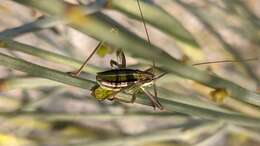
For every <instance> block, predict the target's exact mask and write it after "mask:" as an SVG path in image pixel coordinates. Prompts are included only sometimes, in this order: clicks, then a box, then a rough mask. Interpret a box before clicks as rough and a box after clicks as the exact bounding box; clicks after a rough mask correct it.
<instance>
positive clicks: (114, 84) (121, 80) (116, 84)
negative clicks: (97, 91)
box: [96, 68, 154, 91]
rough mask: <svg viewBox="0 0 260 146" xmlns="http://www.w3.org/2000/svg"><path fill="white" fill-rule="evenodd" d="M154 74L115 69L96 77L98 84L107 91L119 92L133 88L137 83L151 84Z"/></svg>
mask: <svg viewBox="0 0 260 146" xmlns="http://www.w3.org/2000/svg"><path fill="white" fill-rule="evenodd" d="M153 76H154V75H153V74H152V73H150V72H146V71H140V70H134V69H126V68H125V69H113V70H108V71H104V72H100V73H98V74H97V76H96V80H97V82H98V84H99V85H100V86H101V87H102V88H104V89H107V90H113V91H119V90H120V89H121V88H126V87H129V86H133V85H134V84H137V83H142V84H143V86H144V85H148V84H151V83H152V82H151V81H152V80H153Z"/></svg>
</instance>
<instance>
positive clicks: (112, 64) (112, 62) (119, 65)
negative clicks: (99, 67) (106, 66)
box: [110, 59, 121, 68]
mask: <svg viewBox="0 0 260 146" xmlns="http://www.w3.org/2000/svg"><path fill="white" fill-rule="evenodd" d="M110 66H111V68H114V67H115V66H116V67H117V68H121V64H119V63H118V62H116V61H115V60H113V59H111V60H110Z"/></svg>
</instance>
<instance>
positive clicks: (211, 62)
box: [192, 58, 259, 66]
mask: <svg viewBox="0 0 260 146" xmlns="http://www.w3.org/2000/svg"><path fill="white" fill-rule="evenodd" d="M258 59H259V58H249V59H242V60H220V61H209V62H202V63H195V64H192V66H197V65H204V64H214V63H228V62H230V63H231V62H232V63H233V62H247V61H256V60H258Z"/></svg>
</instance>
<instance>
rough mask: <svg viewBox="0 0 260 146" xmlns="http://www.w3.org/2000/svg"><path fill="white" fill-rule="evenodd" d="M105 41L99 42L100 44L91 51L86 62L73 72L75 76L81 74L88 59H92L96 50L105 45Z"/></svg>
mask: <svg viewBox="0 0 260 146" xmlns="http://www.w3.org/2000/svg"><path fill="white" fill-rule="evenodd" d="M103 43H104V42H103V41H101V42H99V43H98V45H97V46H96V48H95V49H94V50H93V51H92V52H91V54H90V55H89V57H88V58H87V59H86V60H85V61H84V63H83V64H82V65H81V66H80V68H79V69H78V70H76V71H75V72H71V74H72V75H74V76H79V75H80V73H81V71H82V70H83V68H84V67H85V66H86V65H87V63H88V61H89V60H90V58H91V57H92V56H93V55H94V54H95V52H96V51H97V50H98V49H99V48H100V47H101V46H102V45H103Z"/></svg>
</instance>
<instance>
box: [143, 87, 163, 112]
mask: <svg viewBox="0 0 260 146" xmlns="http://www.w3.org/2000/svg"><path fill="white" fill-rule="evenodd" d="M141 89H142V91H143V92H144V93H145V94H146V95H147V96H148V97H149V99H150V101H151V102H152V103H153V104H154V106H156V107H158V108H159V109H160V110H163V106H162V105H161V103H160V102H159V101H158V99H157V98H155V96H153V95H152V94H151V93H150V92H149V91H147V90H145V89H144V88H142V87H141Z"/></svg>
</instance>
